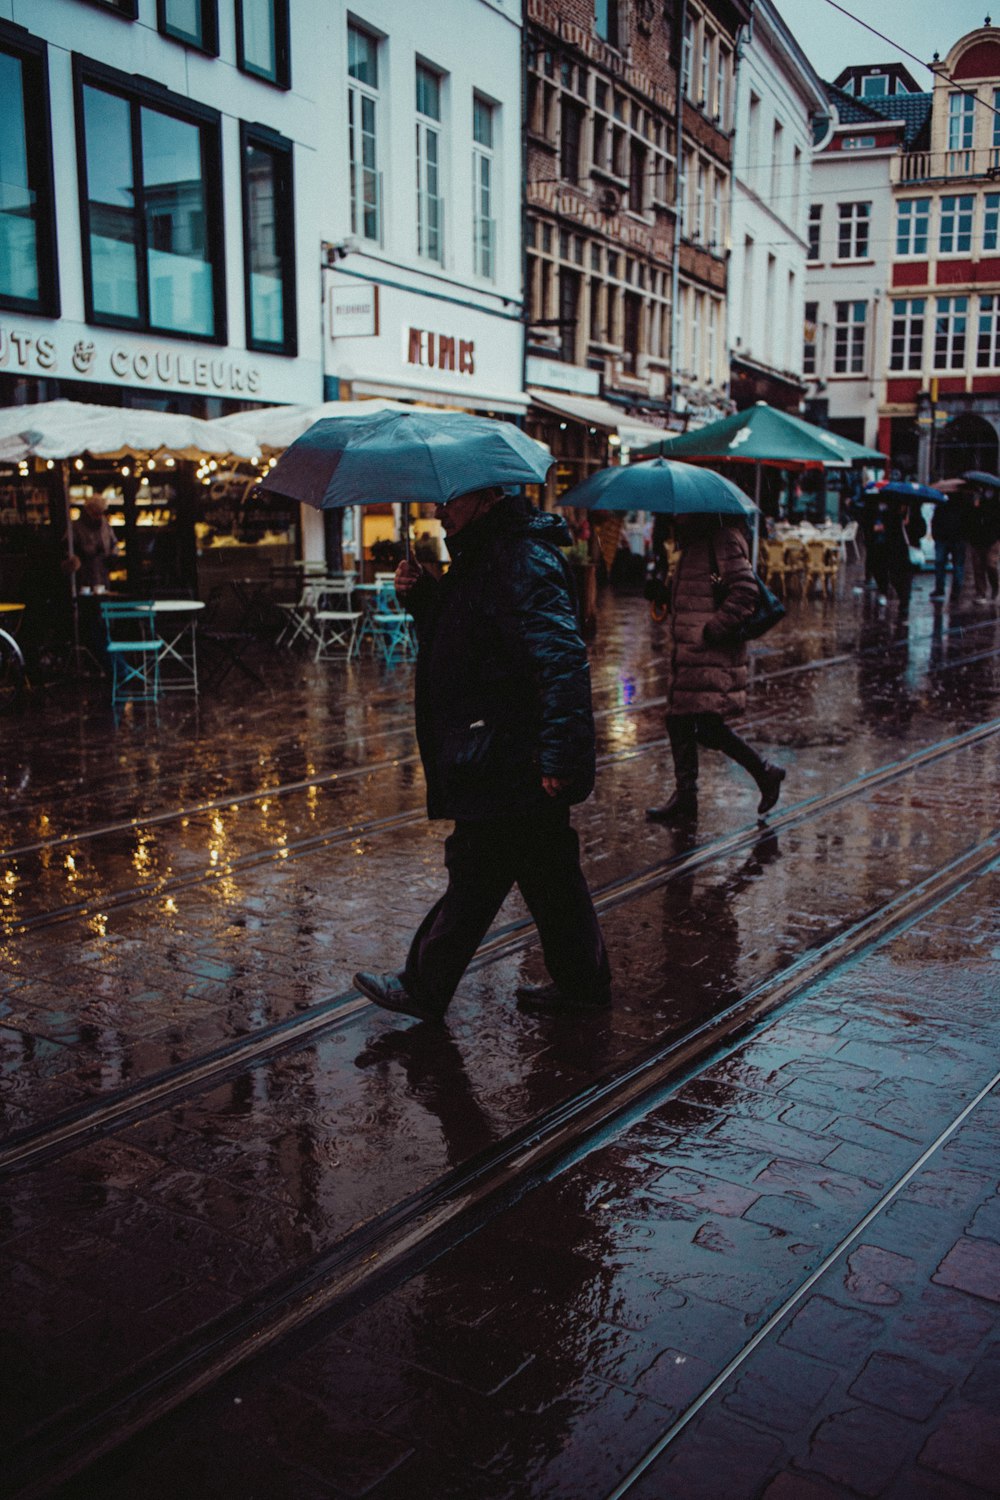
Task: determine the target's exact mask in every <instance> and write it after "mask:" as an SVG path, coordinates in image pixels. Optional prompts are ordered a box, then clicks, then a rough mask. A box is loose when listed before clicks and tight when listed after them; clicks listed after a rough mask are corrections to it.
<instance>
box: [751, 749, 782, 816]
mask: <svg viewBox="0 0 1000 1500" xmlns="http://www.w3.org/2000/svg"><path fill="white" fill-rule="evenodd" d="M784 779H785V769H784V767H783V766H772V765H769V764H768V762H767V761H765V762H764V769H763V771H762V772H761V773H760V775H759V776H755V777H754V780H755V781H756V783H757V785H758V786H759V787H760V801H759V802H758V803H757V816H758V818H762V817H763V816H764V814H765V813H769V812H770V811H771V808H772V807H773V806H774V804H775V803H776V802H777V800H778V798H779V797H780V796H781V783H782V782H783V781H784Z"/></svg>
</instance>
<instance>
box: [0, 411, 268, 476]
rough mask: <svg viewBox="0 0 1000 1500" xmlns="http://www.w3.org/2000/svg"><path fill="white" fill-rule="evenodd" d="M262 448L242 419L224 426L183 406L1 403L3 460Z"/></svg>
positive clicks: (247, 452)
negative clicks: (191, 414) (165, 408)
mask: <svg viewBox="0 0 1000 1500" xmlns="http://www.w3.org/2000/svg"><path fill="white" fill-rule="evenodd" d="M259 452H260V449H259V447H258V445H257V443H256V441H255V439H254V438H253V437H252V436H250V435H248V434H246V433H244V432H243V431H242V430H241V428H240V427H239V426H238V425H237V424H231V425H228V426H227V427H225V428H221V427H220V426H219V424H218V423H217V422H209V421H206V420H205V419H204V418H202V417H188V416H184V415H183V414H182V413H179V412H169V411H148V410H145V409H142V408H139V407H131V406H98V405H91V404H90V403H89V402H87V401H41V402H38V403H37V404H35V405H33V406H7V407H4V408H2V409H0V462H7V463H16V462H18V461H19V460H21V459H26V458H43V459H68V458H79V457H80V456H81V455H82V454H84V453H90V454H92V455H93V456H94V457H98V456H99V457H101V458H125V457H137V456H140V455H141V456H145V455H154V454H159V453H163V454H174V455H175V456H176V457H178V458H192V459H194V458H201V457H203V456H204V455H206V454H208V455H210V456H212V457H219V456H225V455H228V454H232V455H233V456H234V457H236V458H256V457H257V456H258V454H259Z"/></svg>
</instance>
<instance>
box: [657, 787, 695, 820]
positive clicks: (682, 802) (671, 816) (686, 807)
mask: <svg viewBox="0 0 1000 1500" xmlns="http://www.w3.org/2000/svg"><path fill="white" fill-rule="evenodd" d="M697 816H698V793H697V792H675V793H674V795H673V796H672V797H671V799H670V801H669V802H665V803H664V804H663V806H662V807H647V808H646V817H647V818H648V819H649V821H650V822H651V823H665V824H667V825H668V826H671V825H675V824H677V823H691V822H693V821H694V819H695V818H697Z"/></svg>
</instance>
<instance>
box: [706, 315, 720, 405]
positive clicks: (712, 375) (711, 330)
mask: <svg viewBox="0 0 1000 1500" xmlns="http://www.w3.org/2000/svg"><path fill="white" fill-rule="evenodd" d="M718 323H719V304H718V303H717V302H716V300H715V298H714V297H709V299H708V348H707V349H706V351H705V366H706V368H705V379H706V380H707V381H708V384H709V385H714V384H715V380H716V369H715V366H716V355H717V349H718Z"/></svg>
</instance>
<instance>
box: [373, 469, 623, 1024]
mask: <svg viewBox="0 0 1000 1500" xmlns="http://www.w3.org/2000/svg"><path fill="white" fill-rule="evenodd" d="M437 519H438V520H439V521H440V522H441V524H442V525H443V527H444V529H445V533H446V536H447V539H448V550H449V552H450V554H451V557H452V565H451V568H450V569H449V571H448V572H447V573H446V574H445V576H444V577H443V578H442V579H440V580H438V579H435V578H432V577H431V576H430V575H429V574H428V573H427V572H426V571H425V570H424V569H422V568H420V567H418V566H417V565H416V564H415V563H412V562H409V561H406V562H403V563H401V564H400V565H399V567H398V569H397V571H396V588H397V591H398V592H399V594H400V595H401V597H402V598H403V600H404V602H405V603H406V605H407V607H408V608H409V610H410V611H411V613H412V614H413V617H414V619H415V621H416V624H417V632H418V637H419V653H418V657H417V677H416V717H417V739H418V742H419V745H420V754H421V758H422V760H423V765H424V773H425V776H426V779H427V810H428V814H429V816H430V817H431V818H453V819H454V820H455V829H454V832H453V833H452V834H451V836H450V837H449V838H448V840H447V841H446V844H445V863H446V865H447V869H448V888H447V890H446V891H445V893H444V895H443V896H442V897H441V899H440V900H439V901H438V902H437V903H436V905H435V906H434V907H433V908H432V909H431V911H430V912H429V913H428V914H427V916H426V917H425V918H424V920H423V922H422V923H421V924H420V927H419V928H418V929H417V932H416V935H415V936H414V938H413V941H412V943H411V944H410V951H409V955H408V957H407V960H406V966H405V968H404V970H403V972H402V973H401V974H371V973H367V972H363V973H360V974H357V975H356V976H355V983H356V984H357V986H358V988H359V989H360V990H361V991H362V993H363V994H365V995H367V996H368V997H369V999H371V1000H374V1001H375V1003H376V1004H377V1005H381V1006H382V1007H383V1008H384V1009H386V1010H392V1011H398V1012H400V1013H402V1014H403V1015H410V1016H417V1017H418V1018H420V1019H422V1020H431V1019H438V1020H439V1019H440V1018H441V1017H442V1016H443V1015H444V1012H445V1009H446V1008H447V1006H448V1003H449V1001H450V1000H451V997H452V995H453V994H454V992H455V989H456V988H457V986H458V983H459V981H460V980H461V978H462V975H463V974H464V972H465V970H466V968H467V967H468V964H469V962H470V960H471V959H472V956H473V954H474V953H475V951H476V949H477V948H478V946H479V944H480V942H481V941H482V939H483V937H484V936H485V935H486V933H487V931H488V930H489V926H490V923H491V922H492V921H493V918H494V917H495V916H496V914H497V912H498V911H499V909H500V907H501V905H502V904H503V902H504V900H505V899H506V897H507V894H508V892H509V891H510V890H511V888H512V886H513V885H514V884H515V883H516V884H517V885H518V886H519V887H520V890H521V894H522V895H523V897H524V899H525V902H526V903H527V906H528V909H529V911H530V912H531V915H532V917H533V918H534V920H535V923H536V925H537V927H538V934H539V937H540V939H541V944H542V952H543V955H544V958H545V964H546V968H547V969H548V971H549V974H550V975H551V978H552V983H551V984H548V985H542V986H522V987H520V988H519V989H518V998H519V1000H520V1001H521V1003H522V1005H524V1006H526V1007H529V1008H531V1009H535V1010H541V1011H550V1012H559V1011H564V1012H565V1011H575V1012H577V1013H581V1012H586V1011H593V1010H596V1009H600V1008H603V1007H604V1006H606V1005H608V1004H609V1003H610V988H611V974H610V966H609V964H608V958H607V954H606V952H605V948H604V941H603V938H602V936H601V929H600V926H599V924H598V921H597V916H596V913H595V911H594V907H593V903H592V901H591V899H590V892H589V891H588V889H587V884H586V881H585V880H584V877H583V872H582V871H581V869H580V847H579V840H578V838H577V835H576V833H575V831H574V829H573V828H572V826H571V824H570V817H569V809H570V805H571V804H572V803H575V802H581V801H583V800H584V798H586V797H588V796H589V795H590V792H591V790H592V788H593V784H594V769H595V748H594V720H593V713H592V710H591V702H590V667H589V663H588V660H587V651H586V647H585V646H584V644H583V641H582V639H581V638H580V634H579V630H578V628H577V620H576V613H575V610H574V607H573V601H572V596H571V588H570V580H569V573H568V569H567V565H566V562H565V559H564V557H563V555H562V553H561V552H560V551H559V550H558V549H559V548H560V547H561V546H565V545H567V544H568V542H569V532H568V530H567V529H566V526H565V523H564V522H563V521H562V520H561V519H560V518H558V517H556V516H552V515H543V514H542V513H541V512H539V511H526V510H525V509H523V508H522V507H521V505H520V503H519V502H518V501H517V500H515V499H513V498H512V497H508V496H506V495H505V494H504V492H503V491H502V490H500V489H496V488H494V489H485V490H476V491H474V492H472V493H471V494H467V495H460V496H458V497H457V498H456V499H454V500H451V501H449V502H448V503H447V504H446V505H441V506H439V507H438V515H437Z"/></svg>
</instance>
